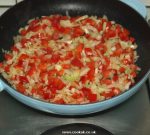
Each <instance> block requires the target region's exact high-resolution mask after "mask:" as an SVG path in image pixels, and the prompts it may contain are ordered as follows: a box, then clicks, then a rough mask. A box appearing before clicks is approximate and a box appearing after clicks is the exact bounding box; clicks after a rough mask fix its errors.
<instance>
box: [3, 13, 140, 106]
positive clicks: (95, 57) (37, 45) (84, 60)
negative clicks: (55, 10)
mask: <svg viewBox="0 0 150 135" xmlns="http://www.w3.org/2000/svg"><path fill="white" fill-rule="evenodd" d="M14 40H15V41H14V45H13V46H12V48H11V50H10V51H5V50H3V52H4V57H5V60H4V61H3V62H1V63H0V73H1V74H2V75H3V77H4V78H5V79H6V80H7V81H8V82H9V83H10V84H11V85H12V87H14V88H15V89H16V90H18V91H19V92H21V93H23V94H25V95H28V96H31V97H34V98H38V99H42V100H45V101H48V102H53V103H57V104H84V103H91V102H96V101H101V100H105V99H108V98H112V97H114V96H117V95H119V94H121V93H122V92H124V91H126V90H128V89H129V87H130V86H131V84H133V83H134V78H135V77H136V76H137V72H138V71H139V70H140V68H139V67H138V66H137V65H136V64H135V62H136V60H137V58H138V56H137V52H136V50H135V49H136V48H137V45H136V43H135V39H134V38H133V37H131V36H130V32H129V31H128V30H127V29H126V28H124V27H122V26H121V25H119V24H117V23H115V22H114V21H109V20H108V19H107V17H106V16H105V17H103V18H99V17H96V16H91V17H89V16H87V15H85V16H77V17H69V16H61V15H51V16H43V17H41V18H38V19H32V20H30V21H29V22H28V25H27V26H25V27H24V28H20V30H19V35H17V36H16V37H15V38H14Z"/></svg>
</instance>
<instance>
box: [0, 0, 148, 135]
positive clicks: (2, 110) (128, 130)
mask: <svg viewBox="0 0 150 135" xmlns="http://www.w3.org/2000/svg"><path fill="white" fill-rule="evenodd" d="M19 1H22V0H0V15H1V14H2V13H3V12H5V11H6V10H7V9H8V8H10V7H11V6H13V5H14V4H16V2H19ZM141 1H143V2H144V3H145V5H146V7H147V20H148V19H150V0H141ZM81 122H83V123H91V124H95V125H97V126H101V127H103V128H105V129H106V130H108V131H110V132H112V133H113V134H114V135H149V134H150V126H149V125H150V101H149V97H148V93H147V88H146V85H145V84H144V85H143V86H142V87H141V88H140V90H139V91H138V92H137V93H136V94H135V95H134V96H132V97H131V98H130V99H129V100H127V101H125V102H124V103H122V104H120V105H118V106H116V107H114V108H111V109H109V110H106V111H103V112H99V113H95V114H91V115H85V116H72V117H67V116H59V115H54V114H48V113H43V112H41V111H37V110H35V109H32V108H30V107H27V106H25V105H23V104H22V103H20V102H18V101H17V100H15V99H14V98H12V97H11V96H10V95H9V94H7V93H6V92H5V91H2V92H1V93H0V135H40V134H41V133H42V132H44V131H45V130H47V129H49V128H52V127H55V126H58V125H62V124H68V123H81Z"/></svg>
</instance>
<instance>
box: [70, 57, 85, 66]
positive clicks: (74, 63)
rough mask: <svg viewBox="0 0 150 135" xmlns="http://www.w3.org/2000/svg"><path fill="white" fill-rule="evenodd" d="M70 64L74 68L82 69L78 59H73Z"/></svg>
mask: <svg viewBox="0 0 150 135" xmlns="http://www.w3.org/2000/svg"><path fill="white" fill-rule="evenodd" d="M71 64H72V65H73V66H76V67H79V68H82V67H83V63H82V62H81V61H80V60H79V59H78V58H74V59H73V60H72V61H71Z"/></svg>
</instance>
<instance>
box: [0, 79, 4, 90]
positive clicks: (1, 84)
mask: <svg viewBox="0 0 150 135" xmlns="http://www.w3.org/2000/svg"><path fill="white" fill-rule="evenodd" d="M3 90H4V86H3V83H2V80H1V79H0V92H1V91H3Z"/></svg>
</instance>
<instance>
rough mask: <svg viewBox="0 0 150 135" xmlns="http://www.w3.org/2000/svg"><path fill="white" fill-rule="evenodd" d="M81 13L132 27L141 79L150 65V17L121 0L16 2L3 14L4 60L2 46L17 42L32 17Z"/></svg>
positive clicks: (0, 43)
mask: <svg viewBox="0 0 150 135" xmlns="http://www.w3.org/2000/svg"><path fill="white" fill-rule="evenodd" d="M66 13H68V14H69V15H70V16H78V15H86V14H87V15H96V16H100V17H101V16H103V15H106V16H107V17H108V18H109V20H114V21H116V22H117V23H119V24H121V25H123V26H124V27H126V28H127V29H129V30H130V31H131V35H132V36H133V37H135V39H136V42H137V44H138V49H137V51H138V55H139V56H140V57H139V59H138V62H137V64H138V65H139V66H140V67H141V72H140V73H139V74H138V77H137V78H136V83H137V82H139V81H140V80H141V79H142V78H143V77H144V75H145V74H146V73H147V72H148V70H149V68H150V28H149V26H148V24H147V23H146V21H145V20H144V19H143V18H142V17H141V16H140V15H139V14H138V13H137V12H136V11H134V10H133V9H131V8H130V7H128V6H126V5H124V4H123V3H121V2H119V1H118V0H113V1H112V0H25V1H23V2H21V3H20V4H18V5H16V6H14V7H13V8H11V9H10V10H9V11H7V12H6V13H5V14H3V15H2V16H1V18H0V46H1V47H0V61H2V60H3V55H2V51H1V49H2V48H3V49H5V50H9V49H10V47H11V46H12V45H13V37H14V36H15V35H17V31H18V30H19V28H20V27H22V26H24V25H25V24H26V23H27V21H28V20H29V19H32V18H35V17H40V16H45V15H50V14H62V15H66Z"/></svg>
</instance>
